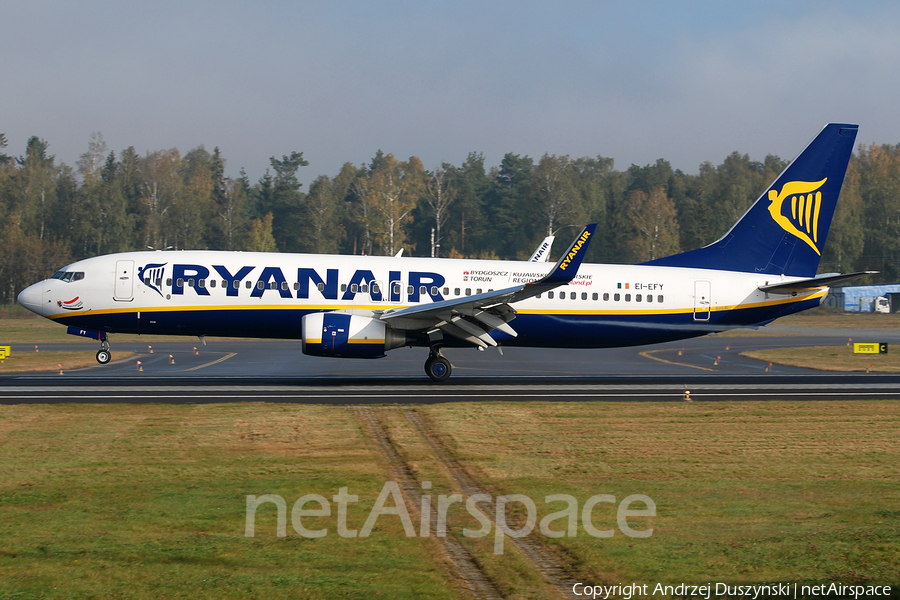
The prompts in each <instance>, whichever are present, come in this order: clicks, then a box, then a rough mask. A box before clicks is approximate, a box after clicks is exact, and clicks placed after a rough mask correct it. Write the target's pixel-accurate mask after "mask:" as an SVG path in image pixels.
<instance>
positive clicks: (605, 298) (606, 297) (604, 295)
mask: <svg viewBox="0 0 900 600" xmlns="http://www.w3.org/2000/svg"><path fill="white" fill-rule="evenodd" d="M603 301H604V302H609V292H603Z"/></svg>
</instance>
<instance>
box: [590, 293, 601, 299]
mask: <svg viewBox="0 0 900 600" xmlns="http://www.w3.org/2000/svg"><path fill="white" fill-rule="evenodd" d="M599 298H600V296H598V295H597V292H594V295H593V296H591V300H597V299H599Z"/></svg>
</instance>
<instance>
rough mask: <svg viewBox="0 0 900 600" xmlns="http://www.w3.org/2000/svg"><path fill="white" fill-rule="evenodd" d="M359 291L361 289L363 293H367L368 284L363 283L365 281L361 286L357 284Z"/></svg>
mask: <svg viewBox="0 0 900 600" xmlns="http://www.w3.org/2000/svg"><path fill="white" fill-rule="evenodd" d="M359 291H361V292H362V293H363V294H368V293H369V286H368V284H365V283H364V284H362V285H361V286H359Z"/></svg>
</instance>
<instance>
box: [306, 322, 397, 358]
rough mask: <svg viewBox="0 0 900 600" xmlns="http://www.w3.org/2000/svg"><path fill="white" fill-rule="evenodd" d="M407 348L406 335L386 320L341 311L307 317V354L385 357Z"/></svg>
mask: <svg viewBox="0 0 900 600" xmlns="http://www.w3.org/2000/svg"><path fill="white" fill-rule="evenodd" d="M404 345H406V334H405V333H404V332H402V331H396V330H394V329H393V328H391V327H390V326H388V325H387V324H385V323H384V322H383V321H379V320H377V319H373V318H372V317H367V316H363V315H354V314H350V313H344V312H340V311H335V312H326V313H313V314H309V315H306V316H305V317H303V354H309V355H310V356H335V357H339V358H382V357H383V356H384V353H385V352H386V351H388V350H391V349H392V348H399V347H400V346H404Z"/></svg>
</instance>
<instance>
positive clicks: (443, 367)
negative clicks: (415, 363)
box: [425, 348, 453, 383]
mask: <svg viewBox="0 0 900 600" xmlns="http://www.w3.org/2000/svg"><path fill="white" fill-rule="evenodd" d="M452 372H453V365H451V364H450V361H449V360H447V359H446V358H444V356H443V355H442V354H441V349H440V348H432V349H431V352H430V353H429V354H428V360H426V361H425V373H426V374H427V375H428V376H429V377H431V379H432V380H433V381H436V382H438V383H441V382H444V381H447V379H449V378H450V373H452Z"/></svg>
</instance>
